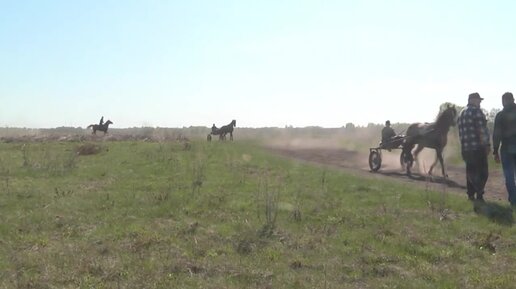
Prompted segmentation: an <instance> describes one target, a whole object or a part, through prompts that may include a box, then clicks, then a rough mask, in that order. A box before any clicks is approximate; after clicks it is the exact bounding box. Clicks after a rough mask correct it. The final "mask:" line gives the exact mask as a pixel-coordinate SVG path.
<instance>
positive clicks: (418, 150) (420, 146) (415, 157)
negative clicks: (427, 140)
mask: <svg viewBox="0 0 516 289" xmlns="http://www.w3.org/2000/svg"><path fill="white" fill-rule="evenodd" d="M424 148H425V147H424V146H422V145H420V144H418V145H417V148H416V150H415V151H414V162H415V163H416V166H417V167H418V169H419V162H418V160H417V155H418V154H419V153H420V152H421V151H422V150H423V149H424Z"/></svg>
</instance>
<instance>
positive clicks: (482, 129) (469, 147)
mask: <svg viewBox="0 0 516 289" xmlns="http://www.w3.org/2000/svg"><path fill="white" fill-rule="evenodd" d="M482 100H483V98H481V97H480V95H479V94H478V93H476V92H475V93H472V94H470V95H469V97H468V106H466V108H464V109H463V110H462V111H461V113H460V115H459V120H458V126H459V138H460V144H461V148H462V158H463V159H464V162H465V163H466V182H467V193H468V198H469V199H470V200H475V194H476V199H477V200H479V201H484V197H483V196H484V188H485V185H486V182H487V178H488V176H489V171H488V166H487V156H488V154H489V152H490V146H491V145H490V143H489V129H488V128H487V119H486V116H485V115H484V113H483V112H482V109H480V102H482Z"/></svg>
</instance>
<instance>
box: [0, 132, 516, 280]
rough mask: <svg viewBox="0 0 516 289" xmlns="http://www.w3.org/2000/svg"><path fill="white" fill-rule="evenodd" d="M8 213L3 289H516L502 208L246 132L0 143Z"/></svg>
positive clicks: (0, 187)
mask: <svg viewBox="0 0 516 289" xmlns="http://www.w3.org/2000/svg"><path fill="white" fill-rule="evenodd" d="M77 152H80V154H77ZM475 211H476V212H475ZM0 220H1V222H0V288H516V274H514V264H516V242H515V240H516V228H515V226H514V225H513V223H514V221H513V213H512V211H511V210H510V208H509V207H508V206H507V205H506V204H505V203H491V202H490V203H488V204H487V205H484V206H478V207H476V209H475V210H473V205H472V204H471V203H470V202H468V201H467V200H466V199H465V197H464V196H458V195H455V194H451V193H447V192H446V190H445V189H444V188H440V187H436V186H429V189H427V190H424V189H420V188H415V187H411V186H409V185H405V184H400V183H397V182H395V181H392V182H391V181H377V180H372V179H368V178H363V177H357V176H353V175H349V174H346V173H344V172H341V171H337V170H332V169H329V168H322V167H318V166H312V165H308V164H304V163H298V162H295V161H291V160H286V159H280V158H277V157H274V156H271V155H269V154H268V153H267V151H265V150H263V149H261V148H260V146H259V145H257V144H256V143H253V142H252V141H236V142H218V141H214V142H211V143H208V142H206V141H198V142H197V141H194V142H192V143H191V144H190V145H185V144H183V143H178V142H163V143H159V142H96V143H83V142H62V143H61V142H46V143H35V142H34V143H27V144H21V143H0Z"/></svg>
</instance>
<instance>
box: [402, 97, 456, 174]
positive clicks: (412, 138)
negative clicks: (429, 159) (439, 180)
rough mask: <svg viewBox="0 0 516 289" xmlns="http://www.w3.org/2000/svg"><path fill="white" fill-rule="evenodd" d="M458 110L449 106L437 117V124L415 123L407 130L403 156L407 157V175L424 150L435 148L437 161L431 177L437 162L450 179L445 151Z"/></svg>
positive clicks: (429, 172)
mask: <svg viewBox="0 0 516 289" xmlns="http://www.w3.org/2000/svg"><path fill="white" fill-rule="evenodd" d="M456 117H457V109H456V108H455V106H453V105H447V106H446V109H444V110H443V112H442V113H441V114H439V116H438V117H437V119H436V121H435V122H432V123H425V124H422V123H413V124H411V125H410V126H409V127H408V128H407V133H406V138H405V142H404V143H403V152H402V153H403V155H404V156H405V163H406V168H407V174H408V175H409V176H410V167H411V166H412V164H413V162H414V160H416V161H417V155H418V154H419V153H420V152H421V151H422V150H423V148H425V147H427V148H433V149H435V152H436V159H435V161H434V163H433V164H432V165H431V166H430V169H429V171H428V174H429V175H432V170H433V169H434V166H435V165H436V164H437V161H438V160H439V162H440V163H441V168H442V173H443V177H445V178H446V177H448V176H447V174H446V171H445V169H444V163H443V149H444V147H445V146H446V143H447V142H448V131H449V130H450V127H451V126H454V125H455V123H456ZM415 145H417V148H416V150H415V151H414V155H412V149H413V148H414V146H415Z"/></svg>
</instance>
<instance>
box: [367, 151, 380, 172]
mask: <svg viewBox="0 0 516 289" xmlns="http://www.w3.org/2000/svg"><path fill="white" fill-rule="evenodd" d="M381 166H382V157H381V156H380V153H379V152H378V151H371V152H370V153H369V168H371V171H373V172H376V171H378V170H379V169H380V167H381Z"/></svg>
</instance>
